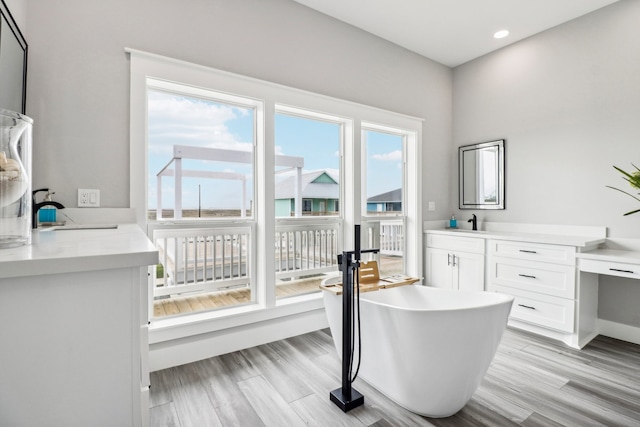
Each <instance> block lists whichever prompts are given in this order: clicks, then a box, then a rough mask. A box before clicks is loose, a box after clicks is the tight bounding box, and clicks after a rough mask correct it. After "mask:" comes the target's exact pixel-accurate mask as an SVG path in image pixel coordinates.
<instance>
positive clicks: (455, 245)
mask: <svg viewBox="0 0 640 427" xmlns="http://www.w3.org/2000/svg"><path fill="white" fill-rule="evenodd" d="M426 237H427V250H426V283H427V285H429V286H433V287H438V288H449V289H466V290H480V291H481V290H484V264H485V259H484V252H485V249H484V246H485V245H484V239H482V238H477V237H467V236H462V235H461V236H457V235H456V236H454V235H443V234H434V233H427V235H426Z"/></svg>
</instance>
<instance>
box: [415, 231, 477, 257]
mask: <svg viewBox="0 0 640 427" xmlns="http://www.w3.org/2000/svg"><path fill="white" fill-rule="evenodd" d="M484 242H485V240H484V239H483V238H478V237H464V236H447V235H443V234H433V233H427V247H430V248H440V249H447V250H450V251H458V252H471V253H476V254H484Z"/></svg>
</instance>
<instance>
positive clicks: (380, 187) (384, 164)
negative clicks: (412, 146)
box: [362, 124, 406, 276]
mask: <svg viewBox="0 0 640 427" xmlns="http://www.w3.org/2000/svg"><path fill="white" fill-rule="evenodd" d="M405 141H406V134H405V132H403V131H402V130H399V129H398V130H392V129H385V128H382V127H375V126H373V125H368V126H367V125H366V124H365V125H363V129H362V142H363V145H362V153H363V159H364V161H363V163H364V165H365V166H364V168H365V171H364V175H365V177H366V178H365V179H364V180H363V189H364V191H363V193H364V194H365V200H363V204H364V208H363V210H364V212H365V218H366V225H367V227H366V232H367V245H368V246H371V247H375V248H378V249H380V253H379V254H378V255H377V257H376V258H377V260H378V264H379V265H378V266H379V269H380V274H381V275H383V276H388V275H393V274H399V273H404V271H405V268H404V263H403V257H404V252H405V242H404V234H405V226H404V224H405V215H404V198H405V185H404V183H405Z"/></svg>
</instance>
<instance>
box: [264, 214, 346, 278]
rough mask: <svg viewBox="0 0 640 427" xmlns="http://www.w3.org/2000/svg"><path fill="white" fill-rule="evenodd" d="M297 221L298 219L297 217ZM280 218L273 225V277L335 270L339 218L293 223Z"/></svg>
mask: <svg viewBox="0 0 640 427" xmlns="http://www.w3.org/2000/svg"><path fill="white" fill-rule="evenodd" d="M297 221H299V220H297ZM295 222H296V220H294V221H286V220H281V221H279V222H278V225H277V226H276V236H275V237H276V238H275V250H276V253H275V258H276V277H277V278H278V279H282V278H292V279H295V278H299V277H303V276H310V275H314V274H321V273H326V272H330V271H336V270H337V268H338V257H337V255H338V248H339V242H340V234H339V233H340V222H339V220H337V219H336V220H333V221H332V220H329V221H323V222H322V223H320V224H319V223H318V222H307V221H305V224H304V225H294V224H295Z"/></svg>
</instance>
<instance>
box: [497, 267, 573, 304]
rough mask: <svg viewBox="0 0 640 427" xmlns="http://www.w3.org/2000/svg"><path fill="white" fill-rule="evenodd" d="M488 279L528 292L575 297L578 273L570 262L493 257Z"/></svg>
mask: <svg viewBox="0 0 640 427" xmlns="http://www.w3.org/2000/svg"><path fill="white" fill-rule="evenodd" d="M489 264H490V265H489V276H488V279H489V282H490V283H494V284H496V285H502V286H508V287H511V288H516V289H521V290H523V291H528V292H536V293H542V294H545V295H552V296H557V297H562V298H571V299H573V298H575V295H576V286H575V283H576V274H575V268H574V267H572V266H570V265H562V264H549V263H544V262H535V261H526V260H520V259H515V258H502V257H492V258H491V259H490V261H489Z"/></svg>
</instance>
